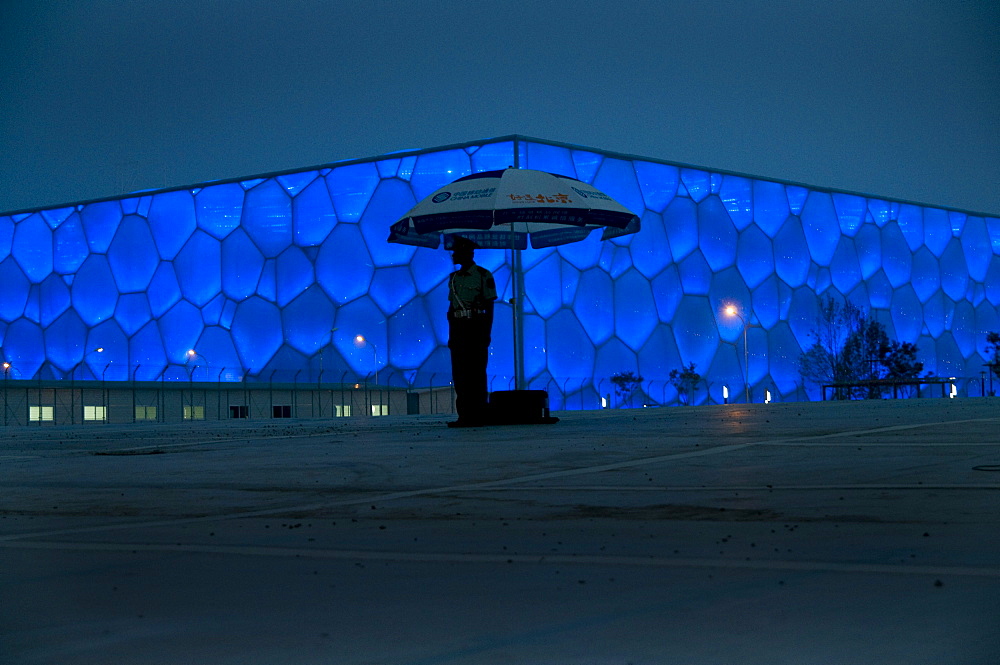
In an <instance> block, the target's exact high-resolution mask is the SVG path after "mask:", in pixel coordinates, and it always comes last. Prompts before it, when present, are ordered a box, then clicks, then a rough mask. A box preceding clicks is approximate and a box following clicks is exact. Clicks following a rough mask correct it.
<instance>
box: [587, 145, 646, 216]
mask: <svg viewBox="0 0 1000 665" xmlns="http://www.w3.org/2000/svg"><path fill="white" fill-rule="evenodd" d="M593 185H594V187H596V188H597V189H599V190H601V191H602V192H604V193H605V194H607V195H608V196H610V197H611V198H613V199H614V200H616V201H618V203H620V204H622V205H623V206H625V207H626V208H628V209H629V210H631V211H632V212H633V213H635V214H636V215H640V216H641V215H642V213H643V211H644V210H645V209H646V204H645V202H644V201H643V198H642V192H641V190H640V189H639V182H638V181H637V180H636V177H635V169H634V168H633V166H632V162H626V161H625V160H622V159H612V158H610V157H609V158H606V159H605V160H604V163H603V164H601V168H600V169H599V170H598V171H597V175H596V176H595V177H594V181H593Z"/></svg>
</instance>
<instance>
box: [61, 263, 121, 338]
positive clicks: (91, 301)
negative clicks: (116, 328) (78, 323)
mask: <svg viewBox="0 0 1000 665" xmlns="http://www.w3.org/2000/svg"><path fill="white" fill-rule="evenodd" d="M72 293H73V307H74V308H76V311H77V312H79V313H80V318H82V319H83V321H84V323H86V324H87V325H88V326H94V325H97V324H98V323H100V322H101V321H103V320H104V319H107V318H110V317H111V316H112V315H113V314H114V313H115V305H116V304H117V302H118V287H117V285H116V284H115V278H114V275H112V274H111V268H110V267H109V266H108V262H107V259H105V257H104V256H102V255H100V254H91V255H90V258H88V259H87V260H86V261H84V262H83V265H82V266H80V270H79V271H78V272H77V274H76V278H75V279H74V280H73V288H72Z"/></svg>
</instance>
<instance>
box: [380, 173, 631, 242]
mask: <svg viewBox="0 0 1000 665" xmlns="http://www.w3.org/2000/svg"><path fill="white" fill-rule="evenodd" d="M595 229H604V233H603V236H602V239H604V240H607V239H608V238H614V237H617V236H622V235H626V234H629V233H635V232H636V231H638V230H639V218H638V217H637V216H636V215H635V214H634V213H633V212H632V211H630V210H629V209H628V208H626V207H625V206H623V205H621V204H620V203H618V202H617V201H615V200H614V199H612V198H611V197H610V196H608V195H607V194H605V193H603V192H601V191H600V190H598V189H595V188H594V187H592V186H591V185H588V184H587V183H585V182H581V181H580V180H577V179H575V178H570V177H568V176H562V175H556V174H554V173H547V172H545V171H533V170H530V169H517V168H509V169H505V170H503V171H484V172H482V173H473V174H472V175H468V176H465V177H464V178H459V179H458V180H456V181H454V182H452V183H450V184H448V185H445V186H444V187H441V188H440V189H438V190H436V191H435V192H433V193H432V194H430V195H429V196H427V197H426V198H425V199H424V200H423V201H421V202H420V203H418V204H417V205H416V206H414V208H413V209H412V210H410V211H409V212H408V213H406V215H405V216H403V218H402V219H400V220H399V221H398V222H396V223H395V224H393V225H392V227H391V228H390V233H389V242H397V243H402V244H405V245H416V246H418V247H431V248H434V247H438V246H439V245H440V244H441V237H442V235H443V236H445V245H446V246H448V244H450V243H449V241H448V236H452V235H461V236H464V237H466V238H469V239H470V240H473V241H475V243H476V244H478V245H479V246H480V247H482V248H484V249H526V248H527V247H528V241H529V239H530V242H531V246H532V247H534V248H541V247H552V246H554V245H564V244H567V243H571V242H577V241H579V240H583V239H584V238H586V237H587V236H588V235H590V233H591V232H592V231H594V230H595Z"/></svg>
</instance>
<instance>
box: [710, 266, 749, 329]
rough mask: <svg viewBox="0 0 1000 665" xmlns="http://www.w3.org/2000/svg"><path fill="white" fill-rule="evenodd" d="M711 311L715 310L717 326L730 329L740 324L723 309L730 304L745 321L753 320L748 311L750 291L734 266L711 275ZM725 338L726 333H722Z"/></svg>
mask: <svg viewBox="0 0 1000 665" xmlns="http://www.w3.org/2000/svg"><path fill="white" fill-rule="evenodd" d="M709 301H710V302H711V304H712V311H713V312H715V317H716V322H717V324H718V327H721V328H726V329H731V328H732V327H733V326H737V327H739V326H741V325H742V324H740V323H739V318H738V317H736V316H730V315H729V314H727V313H726V312H725V309H726V308H727V307H729V306H730V305H731V306H733V307H735V308H736V313H737V314H739V315H740V316H742V317H743V319H744V320H745V321H749V322H751V323H753V322H754V320H753V319H754V315H753V314H752V313H751V312H750V291H749V290H748V289H747V285H746V282H744V281H743V276H742V275H740V273H739V271H738V270H736V269H735V268H730V269H729V270H724V271H722V272H720V273H718V274H716V275H714V276H713V277H712V290H711V292H710V293H709ZM723 337H724V338H726V334H725V333H723Z"/></svg>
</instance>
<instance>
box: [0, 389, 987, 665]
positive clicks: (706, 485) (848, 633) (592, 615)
mask: <svg viewBox="0 0 1000 665" xmlns="http://www.w3.org/2000/svg"><path fill="white" fill-rule="evenodd" d="M555 415H558V416H560V418H561V421H560V422H559V423H558V424H556V425H533V426H509V427H488V428H481V429H459V430H454V429H448V428H446V427H445V426H444V422H445V417H442V416H388V417H382V418H342V419H330V420H321V421H316V420H309V421H295V420H291V421H272V420H262V421H250V422H247V421H220V422H206V423H197V424H192V423H185V424H160V425H149V424H139V425H97V426H95V425H87V426H83V425H77V426H57V427H52V426H47V427H39V426H35V427H8V428H4V429H3V430H2V431H0V436H2V442H3V443H2V445H0V478H2V485H0V487H2V494H0V598H2V602H0V663H5V664H10V665H22V664H42V663H45V664H49V663H52V664H55V663H60V664H61V663H74V664H75V665H85V664H91V663H93V664H98V663H100V664H102V665H106V664H117V663H122V664H129V665H147V664H148V665H152V664H174V663H178V664H180V663H184V664H200V663H205V664H212V665H230V664H233V665H235V664H241V665H243V664H248V663H261V664H286V663H287V664H295V665H300V664H313V663H316V664H319V663H324V664H325V663H336V664H379V663H386V664H401V665H432V664H439V663H440V664H445V663H524V664H542V663H544V664H565V665H579V664H587V663H593V664H602V665H604V664H621V665H624V664H626V663H634V664H640V663H642V664H662V663H678V664H701V663H719V664H727V663H739V664H741V665H755V664H761V665H763V664H767V665H772V664H775V663H789V664H792V663H794V664H796V665H801V664H804V663H809V664H811V663H817V664H819V663H823V664H840V663H845V664H846V663H857V664H867V663H880V664H883V663H900V664H902V663H905V664H907V665H914V664H920V663H927V664H934V665H940V664H942V663H966V664H973V663H997V662H1000V628H998V626H1000V528H998V527H1000V430H998V425H1000V401H997V400H996V399H990V398H970V399H955V400H948V399H919V400H917V399H913V400H887V401H872V402H849V403H841V402H837V403H834V402H822V403H789V404H769V405H763V404H756V405H749V406H745V405H727V406H705V407H678V408H669V409H634V410H614V411H599V412H579V411H578V412H561V413H558V414H555Z"/></svg>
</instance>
